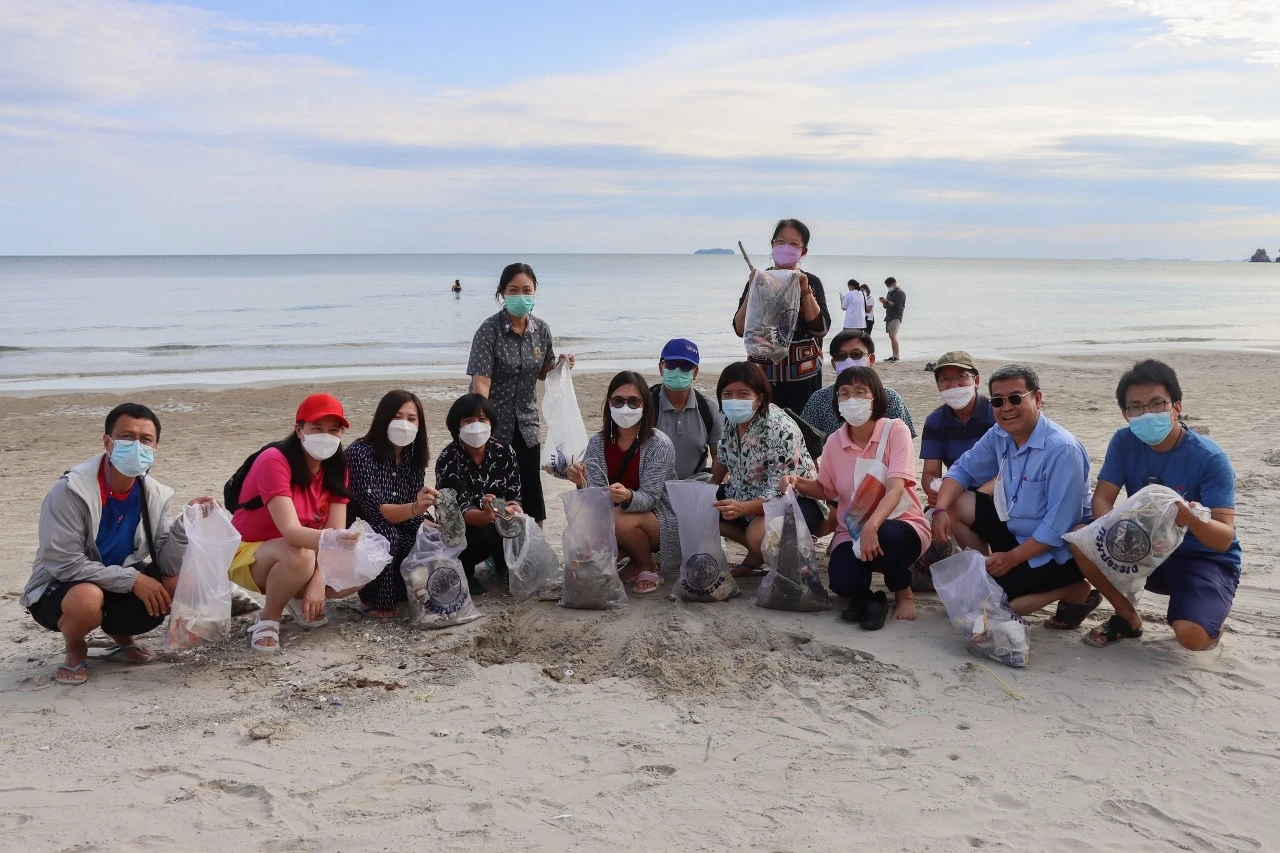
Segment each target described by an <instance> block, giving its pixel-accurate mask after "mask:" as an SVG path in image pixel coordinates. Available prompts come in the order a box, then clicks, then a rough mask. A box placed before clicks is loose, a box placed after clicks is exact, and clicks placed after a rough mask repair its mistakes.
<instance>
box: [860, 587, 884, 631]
mask: <svg viewBox="0 0 1280 853" xmlns="http://www.w3.org/2000/svg"><path fill="white" fill-rule="evenodd" d="M887 618H889V596H887V595H885V594H884V590H882V589H878V590H876V591H875V592H874V593H872V595H871V597H870V598H868V599H867V603H866V604H864V605H863V607H862V619H860V620H859V621H858V626H859V627H860V628H862V630H864V631H879V630H880V629H881V628H883V627H884V620H885V619H887Z"/></svg>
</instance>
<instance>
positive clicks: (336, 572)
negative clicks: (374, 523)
mask: <svg viewBox="0 0 1280 853" xmlns="http://www.w3.org/2000/svg"><path fill="white" fill-rule="evenodd" d="M351 533H354V534H355V535H356V537H355V541H352V540H351V538H350V536H349V535H348V534H351ZM390 562H391V543H390V542H388V541H387V537H385V536H383V535H382V534H380V533H375V532H374V531H373V528H372V527H370V526H369V525H368V524H367V523H366V522H365V520H364V519H363V518H361V519H357V520H356V523H355V524H353V525H351V526H350V527H348V528H347V529H346V530H335V529H334V528H331V527H326V528H325V529H324V530H321V531H320V548H319V550H318V551H316V564H317V565H318V566H319V568H320V573H321V574H323V575H324V585H325V586H327V587H329V588H330V589H351V588H353V587H359V586H364V585H365V584H367V583H368V582H369V581H371V580H373V579H374V578H376V577H377V576H378V574H379V573H380V572H381V571H382V570H383V569H385V568H386V567H387V563H390Z"/></svg>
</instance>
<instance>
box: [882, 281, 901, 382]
mask: <svg viewBox="0 0 1280 853" xmlns="http://www.w3.org/2000/svg"><path fill="white" fill-rule="evenodd" d="M884 283H885V286H886V287H888V288H889V293H888V294H887V295H886V296H881V297H880V304H881V305H883V306H884V308H885V311H884V330H885V331H886V332H888V333H889V345H890V346H892V347H893V355H892V356H891V357H890V358H887V359H885V360H886V361H890V362H893V361H898V356H899V352H898V330H899V329H901V328H902V313H903V312H904V311H906V310H907V294H905V293H903V292H902V288H901V287H898V280H897V279H896V278H894V277H893V276H889V277H888V278H886V279H885V280H884Z"/></svg>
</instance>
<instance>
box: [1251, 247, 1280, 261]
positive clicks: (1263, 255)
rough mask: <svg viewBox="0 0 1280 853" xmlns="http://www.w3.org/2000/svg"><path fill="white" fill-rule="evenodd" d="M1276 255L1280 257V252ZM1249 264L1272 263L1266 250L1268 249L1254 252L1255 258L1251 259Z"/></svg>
mask: <svg viewBox="0 0 1280 853" xmlns="http://www.w3.org/2000/svg"><path fill="white" fill-rule="evenodd" d="M1276 254H1277V255H1280V252H1276ZM1249 263H1252V264H1269V263H1271V259H1270V258H1268V257H1267V250H1266V249H1259V250H1258V251H1256V252H1254V253H1253V257H1252V258H1250V259H1249Z"/></svg>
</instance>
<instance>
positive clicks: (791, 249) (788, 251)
mask: <svg viewBox="0 0 1280 853" xmlns="http://www.w3.org/2000/svg"><path fill="white" fill-rule="evenodd" d="M803 254H804V250H802V249H797V248H796V247H795V246H793V245H791V244H790V243H783V244H782V245H780V246H774V247H773V262H774V263H775V264H776V265H778V266H780V267H792V266H795V265H796V264H798V263H800V258H801V256H802V255H803Z"/></svg>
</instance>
